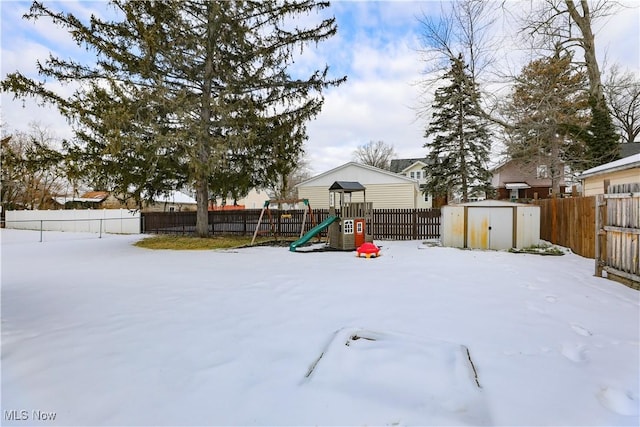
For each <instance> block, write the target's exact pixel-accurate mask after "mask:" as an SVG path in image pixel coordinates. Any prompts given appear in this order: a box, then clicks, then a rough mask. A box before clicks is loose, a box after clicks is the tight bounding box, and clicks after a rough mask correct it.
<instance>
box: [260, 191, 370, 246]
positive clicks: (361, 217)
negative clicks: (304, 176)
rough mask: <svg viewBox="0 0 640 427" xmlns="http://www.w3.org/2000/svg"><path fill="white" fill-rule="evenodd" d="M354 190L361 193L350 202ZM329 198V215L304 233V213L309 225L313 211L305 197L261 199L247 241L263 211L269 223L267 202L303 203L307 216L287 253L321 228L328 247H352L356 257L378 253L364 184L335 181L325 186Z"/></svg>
mask: <svg viewBox="0 0 640 427" xmlns="http://www.w3.org/2000/svg"><path fill="white" fill-rule="evenodd" d="M355 192H363V201H362V202H352V201H351V198H352V194H353V193H355ZM329 200H330V203H329V205H330V206H329V216H328V217H327V218H326V219H325V220H324V221H322V222H321V223H320V224H318V225H315V226H314V227H312V228H311V230H309V231H308V232H307V233H304V226H305V223H306V218H307V216H309V217H310V219H311V223H312V224H313V213H312V210H311V206H310V205H309V201H308V200H307V199H295V200H286V201H282V200H280V201H278V200H267V201H265V203H264V206H263V208H262V212H261V213H260V218H259V219H258V224H257V226H256V231H255V233H254V234H253V240H252V241H251V244H253V243H254V241H255V239H256V236H257V234H258V229H259V228H260V224H261V222H262V219H263V217H264V214H265V213H267V216H268V218H269V221H270V222H271V223H272V217H271V213H270V211H269V205H271V204H275V203H299V202H303V203H304V205H305V207H306V209H307V214H308V215H305V216H304V217H303V220H302V229H301V230H300V238H299V239H298V240H296V241H295V242H292V243H291V244H290V245H289V250H290V251H291V252H297V251H298V248H300V247H301V246H303V245H305V244H306V243H308V242H309V241H310V240H311V239H313V238H314V237H315V236H317V235H318V234H319V233H321V232H322V231H323V230H325V229H328V232H327V235H328V238H329V241H328V243H327V247H328V248H330V249H333V250H343V251H352V250H356V255H357V256H358V257H360V255H365V256H366V257H367V258H369V257H372V256H373V257H378V256H380V249H379V248H378V247H376V246H375V245H374V244H373V235H372V234H371V229H372V223H373V203H371V202H367V198H366V189H365V187H364V186H363V185H362V184H360V183H359V182H353V181H336V182H334V183H333V184H332V185H331V186H330V187H329ZM272 229H273V226H272Z"/></svg>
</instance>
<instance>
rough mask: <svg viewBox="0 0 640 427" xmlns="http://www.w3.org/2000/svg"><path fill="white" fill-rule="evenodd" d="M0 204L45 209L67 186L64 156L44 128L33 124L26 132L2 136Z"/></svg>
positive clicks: (4, 206) (9, 207) (8, 206)
mask: <svg viewBox="0 0 640 427" xmlns="http://www.w3.org/2000/svg"><path fill="white" fill-rule="evenodd" d="M1 155H2V206H3V208H4V209H46V208H50V207H51V198H52V197H53V196H56V195H58V194H59V193H60V192H61V191H64V189H65V188H66V187H65V186H66V180H65V170H64V163H63V155H62V154H61V153H60V152H59V151H58V149H57V148H56V147H55V138H54V136H53V135H52V134H51V132H49V131H48V130H47V129H46V128H43V127H41V126H39V125H37V124H32V125H31V128H30V130H29V131H28V132H19V133H15V134H13V135H11V136H7V137H3V138H2V145H1Z"/></svg>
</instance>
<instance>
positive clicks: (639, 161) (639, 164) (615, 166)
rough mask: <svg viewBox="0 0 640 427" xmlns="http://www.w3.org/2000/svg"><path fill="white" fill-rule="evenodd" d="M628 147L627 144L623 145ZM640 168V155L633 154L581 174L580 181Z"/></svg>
mask: <svg viewBox="0 0 640 427" xmlns="http://www.w3.org/2000/svg"><path fill="white" fill-rule="evenodd" d="M623 145H626V144H623ZM633 168H640V153H638V154H633V155H631V156H628V157H625V158H623V159H620V160H615V161H613V162H609V163H605V164H603V165H600V166H596V167H595V168H591V169H587V170H586V171H584V172H582V173H581V174H580V179H584V178H589V177H591V176H595V175H600V174H603V173H610V172H617V171H621V170H627V169H633Z"/></svg>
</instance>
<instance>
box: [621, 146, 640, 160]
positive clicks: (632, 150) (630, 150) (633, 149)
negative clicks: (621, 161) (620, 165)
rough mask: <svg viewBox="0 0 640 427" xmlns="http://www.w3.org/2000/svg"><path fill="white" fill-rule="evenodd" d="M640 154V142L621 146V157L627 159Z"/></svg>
mask: <svg viewBox="0 0 640 427" xmlns="http://www.w3.org/2000/svg"><path fill="white" fill-rule="evenodd" d="M638 153H640V142H627V143H624V144H620V157H622V158H625V157H629V156H633V155H634V154H638Z"/></svg>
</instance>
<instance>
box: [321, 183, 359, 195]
mask: <svg viewBox="0 0 640 427" xmlns="http://www.w3.org/2000/svg"><path fill="white" fill-rule="evenodd" d="M364 190H366V188H364V186H363V185H362V184H360V183H359V182H356V181H336V182H334V183H333V184H331V187H329V191H342V192H344V193H352V192H354V191H364Z"/></svg>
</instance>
